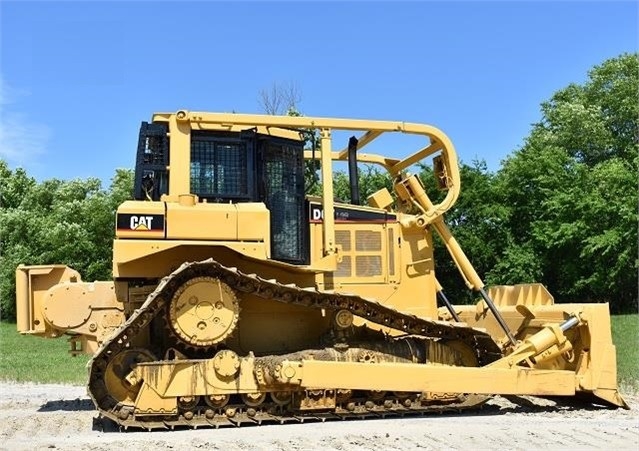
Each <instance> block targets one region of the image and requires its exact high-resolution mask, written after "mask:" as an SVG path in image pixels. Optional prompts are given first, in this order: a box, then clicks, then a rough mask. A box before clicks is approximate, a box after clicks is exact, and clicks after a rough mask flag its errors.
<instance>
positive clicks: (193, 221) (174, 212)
mask: <svg viewBox="0 0 639 451" xmlns="http://www.w3.org/2000/svg"><path fill="white" fill-rule="evenodd" d="M166 207H167V208H166V224H167V231H166V237H167V238H168V239H172V240H179V239H184V240H215V241H227V240H233V241H234V240H237V208H236V206H235V205H234V204H205V203H199V204H196V205H194V206H184V205H180V204H176V203H167V204H166Z"/></svg>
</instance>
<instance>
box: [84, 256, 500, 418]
mask: <svg viewBox="0 0 639 451" xmlns="http://www.w3.org/2000/svg"><path fill="white" fill-rule="evenodd" d="M201 276H211V277H217V278H219V279H221V280H222V281H224V282H225V283H226V284H228V285H229V286H230V287H231V288H233V289H235V290H237V291H239V292H244V293H253V294H254V295H256V296H258V297H261V298H264V299H272V300H276V301H278V302H283V303H286V304H294V305H299V306H304V307H307V308H313V309H327V310H337V309H346V310H349V311H351V312H352V313H353V314H354V315H356V316H359V317H362V318H364V319H366V320H368V321H370V322H372V323H375V324H378V325H382V326H388V327H391V328H393V329H396V330H400V331H403V332H405V333H407V334H411V335H415V336H419V337H424V338H429V339H442V340H458V341H461V342H464V343H465V344H467V345H468V346H469V347H470V348H471V349H475V350H476V357H477V360H478V362H479V364H480V365H485V364H487V363H490V362H491V361H494V360H496V359H498V358H500V357H501V352H500V349H499V347H498V346H497V344H496V343H495V342H494V340H493V339H492V338H491V337H490V335H489V334H488V333H486V332H485V331H482V330H477V329H473V328H470V327H467V326H463V325H460V324H456V323H451V322H444V321H432V320H426V319H423V318H419V317H416V316H413V315H408V314H405V313H402V312H399V311H396V310H394V309H392V308H389V307H387V306H384V305H381V304H379V303H378V302H376V301H373V300H370V299H364V298H362V297H360V296H357V295H350V294H343V293H333V292H324V291H319V290H316V289H314V288H299V287H298V286H296V285H283V284H280V283H278V282H277V281H275V280H266V279H263V278H261V277H259V276H257V275H255V274H244V273H242V272H241V271H239V270H237V269H236V268H228V267H225V266H223V265H221V264H220V263H218V262H216V261H214V260H212V259H209V260H204V261H201V262H192V263H185V264H183V265H182V266H181V267H180V268H178V269H177V270H175V271H174V272H173V273H172V274H170V275H169V276H167V277H165V278H163V279H162V280H161V282H160V283H159V284H158V286H157V287H156V289H155V290H154V291H153V292H152V293H151V294H150V295H149V296H148V297H147V299H146V301H145V302H144V304H143V305H142V307H140V308H139V309H137V310H136V311H135V313H134V314H133V315H131V317H130V318H129V319H128V320H127V321H126V323H124V324H123V325H122V326H121V327H120V328H119V329H118V330H117V332H116V333H115V334H113V336H112V337H111V338H110V339H109V340H107V341H105V342H104V343H103V344H102V346H101V347H100V349H99V350H98V352H97V353H96V354H95V356H94V357H93V359H92V360H91V361H90V362H89V366H90V376H89V385H88V388H89V394H90V396H91V398H92V400H93V402H94V403H95V405H96V407H97V408H98V410H99V411H100V413H101V414H102V415H103V416H104V417H107V418H109V419H111V420H113V421H115V422H116V423H117V424H119V425H120V426H123V427H125V428H128V427H138V428H146V429H157V428H175V427H192V428H195V427H201V426H206V427H220V426H240V425H243V424H256V423H257V424H261V423H262V422H269V423H273V422H275V423H286V422H300V421H304V420H307V419H308V420H322V421H323V420H326V419H344V418H365V417H370V416H375V417H384V416H388V415H407V414H409V415H414V414H423V413H428V412H442V411H454V410H462V409H469V408H472V407H476V406H478V405H480V404H482V403H483V402H484V401H485V400H486V399H487V398H486V397H479V396H467V395H460V396H459V397H458V398H457V399H455V400H454V401H452V402H450V401H448V402H440V403H432V404H426V403H424V402H422V401H420V400H419V399H415V398H412V399H411V398H407V399H402V398H401V397H397V396H395V397H393V396H390V397H387V398H384V399H381V400H379V399H378V400H376V402H374V403H372V402H371V400H367V399H365V398H361V397H360V398H357V397H355V398H354V399H353V400H351V401H352V402H350V403H349V404H350V405H349V406H348V408H345V407H342V406H339V407H337V408H336V409H335V410H334V411H332V412H330V413H320V414H318V413H310V414H297V413H295V414H291V413H290V412H287V411H286V409H285V408H283V407H282V406H278V405H275V404H268V403H266V404H263V405H261V406H259V408H255V409H252V408H248V407H247V406H245V405H242V404H233V403H231V404H229V405H228V406H226V407H225V411H224V412H223V411H222V410H218V411H212V410H211V409H205V408H204V407H203V408H198V409H195V411H194V416H193V417H192V418H189V419H186V418H184V416H182V415H180V416H175V417H167V418H162V419H158V418H156V417H153V418H152V419H150V420H148V421H147V420H146V419H144V418H142V419H140V418H137V417H136V418H135V419H131V418H132V417H130V416H128V415H123V414H122V413H123V412H124V410H123V408H126V406H122V405H121V404H120V403H118V401H116V400H115V399H114V398H113V397H112V396H111V395H110V394H109V393H108V390H107V388H106V385H105V379H104V377H105V371H106V368H107V365H108V364H109V361H110V360H111V359H112V358H113V357H115V356H116V355H117V354H118V353H119V352H120V351H122V350H124V349H127V348H129V347H130V346H131V340H132V339H133V338H134V337H135V336H136V335H137V334H139V333H140V332H141V331H143V330H144V329H145V328H146V327H148V326H149V324H150V322H151V320H153V318H155V317H157V316H158V315H162V314H163V313H162V312H164V311H165V307H166V306H167V305H168V303H169V302H170V300H171V298H172V296H173V294H174V293H175V291H176V290H177V289H178V288H179V287H180V286H181V285H182V284H183V283H185V282H186V281H187V280H190V279H191V278H193V277H201ZM229 408H231V409H232V411H231V413H233V415H229Z"/></svg>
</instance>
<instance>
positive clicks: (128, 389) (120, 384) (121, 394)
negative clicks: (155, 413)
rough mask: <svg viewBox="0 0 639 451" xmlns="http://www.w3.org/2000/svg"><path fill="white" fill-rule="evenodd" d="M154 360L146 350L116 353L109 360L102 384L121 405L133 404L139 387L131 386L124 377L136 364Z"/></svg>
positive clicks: (129, 350) (128, 350)
mask: <svg viewBox="0 0 639 451" xmlns="http://www.w3.org/2000/svg"><path fill="white" fill-rule="evenodd" d="M155 360H157V359H156V358H155V356H154V355H153V354H151V352H149V351H147V350H146V349H126V350H124V351H122V352H120V353H118V354H117V355H116V356H115V357H113V359H111V361H110V362H109V364H108V365H107V367H106V371H105V374H104V383H105V385H106V388H107V391H108V392H109V395H111V396H112V397H113V399H115V400H116V401H118V402H121V403H123V404H129V405H133V404H135V399H136V398H137V396H138V392H139V391H140V385H139V384H137V385H132V384H131V383H130V382H129V381H128V380H127V379H126V377H127V375H128V374H129V373H130V372H131V371H133V367H134V366H135V365H137V364H138V363H143V362H153V361H155Z"/></svg>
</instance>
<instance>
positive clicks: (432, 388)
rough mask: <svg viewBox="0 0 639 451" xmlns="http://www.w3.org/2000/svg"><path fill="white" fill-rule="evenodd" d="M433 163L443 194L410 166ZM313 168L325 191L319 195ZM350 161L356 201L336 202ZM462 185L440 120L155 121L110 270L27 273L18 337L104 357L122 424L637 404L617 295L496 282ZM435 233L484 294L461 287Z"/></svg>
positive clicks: (112, 410) (20, 278)
mask: <svg viewBox="0 0 639 451" xmlns="http://www.w3.org/2000/svg"><path fill="white" fill-rule="evenodd" d="M402 133H404V134H410V135H415V136H418V137H421V138H420V139H422V140H423V147H421V148H419V149H417V150H416V151H415V152H414V153H413V154H411V155H410V156H408V157H407V158H405V159H402V160H400V159H395V158H389V157H385V156H382V155H378V154H375V153H364V152H362V149H363V148H364V147H366V146H367V145H370V144H371V143H372V142H374V141H375V140H376V139H378V138H379V137H380V136H387V135H392V134H402ZM339 134H346V136H347V135H351V134H352V135H353V136H352V137H351V138H350V139H348V140H345V141H347V142H342V143H338V144H341V145H338V144H336V143H335V142H333V141H334V137H333V135H339ZM309 137H310V138H312V139H311V141H312V143H313V144H312V145H309V144H308V142H309ZM378 143H379V141H378ZM334 149H336V150H334ZM431 159H432V164H433V168H434V170H433V172H434V174H435V175H436V178H437V182H438V185H439V187H440V188H441V189H442V190H443V192H442V195H441V196H440V197H441V199H440V200H441V201H438V202H437V203H434V201H433V200H431V198H429V196H428V195H427V194H426V192H425V189H424V187H423V185H422V183H421V181H420V179H419V178H418V177H417V176H416V175H411V174H410V172H409V169H410V168H411V166H413V165H415V164H417V163H419V162H422V161H423V160H428V161H430V160H431ZM309 160H310V161H314V163H313V164H314V165H315V167H316V168H317V170H318V171H319V172H320V174H321V182H322V183H321V195H317V196H310V195H308V194H307V193H305V183H304V180H305V161H309ZM336 162H342V163H341V164H343V167H347V165H348V174H349V179H350V193H351V196H350V197H351V199H350V202H338V201H335V200H334V192H333V170H334V165H335V164H338V163H336ZM358 163H365V164H370V165H379V166H381V167H383V168H385V170H387V171H388V173H389V174H390V177H391V179H392V180H393V191H394V192H393V193H392V194H391V192H390V191H389V190H388V189H387V188H383V189H380V190H379V191H377V192H375V193H374V194H372V195H370V196H369V197H368V198H367V199H366V201H365V202H362V201H360V194H359V193H360V191H359V187H358V175H357V164H358ZM459 192H460V175H459V167H458V163H457V156H456V153H455V150H454V147H453V145H452V143H451V142H450V140H449V138H448V137H447V136H446V135H445V134H444V133H443V132H441V131H440V130H438V129H437V128H434V127H432V126H428V125H421V124H413V123H406V122H390V121H368V120H348V119H331V118H318V117H289V116H267V115H245V114H221V113H204V112H189V111H185V110H181V111H177V112H175V113H158V114H154V115H153V116H152V120H151V122H148V123H147V122H143V123H142V125H141V128H140V135H139V142H138V147H137V158H136V168H135V182H134V193H133V198H134V199H132V200H128V201H125V202H124V203H123V204H122V205H120V206H119V208H118V209H117V214H116V221H115V222H116V224H115V228H116V232H115V240H114V242H113V280H112V281H96V282H84V281H82V279H81V275H80V274H79V273H78V272H77V271H75V270H73V269H71V268H69V267H67V266H64V265H47V266H22V265H21V266H19V267H18V268H17V270H16V295H17V328H18V330H19V331H20V332H21V333H23V334H30V335H36V336H41V337H49V338H51V337H59V336H62V335H67V336H68V337H69V342H70V348H71V349H70V352H71V353H72V354H79V353H88V354H91V355H92V358H91V360H90V361H89V363H88V372H89V374H88V385H87V389H88V393H89V395H90V397H91V398H92V400H93V402H94V403H95V406H96V408H97V409H98V411H99V412H100V414H101V416H102V417H104V418H108V419H111V420H112V421H114V422H115V423H117V424H118V425H120V426H122V427H123V428H129V427H133V428H146V429H156V428H174V427H200V426H212V427H219V426H227V425H242V424H244V423H262V422H279V423H285V422H294V421H304V420H306V419H318V418H319V419H322V420H324V419H330V418H351V417H352V418H363V417H369V416H385V415H406V414H421V413H424V412H441V411H448V410H462V409H471V408H474V407H478V406H480V405H481V404H482V403H484V402H485V401H486V400H487V399H489V397H490V396H491V395H495V394H502V395H538V396H577V395H579V396H581V397H584V398H585V399H586V400H589V401H592V402H594V403H602V404H608V405H611V406H619V407H627V406H626V403H625V402H624V400H623V398H622V397H621V395H620V394H619V392H618V389H617V380H616V379H617V377H616V357H615V347H614V345H613V343H612V338H611V330H610V315H609V309H608V305H607V304H589V303H588V304H587V303H585V304H555V303H554V302H553V297H552V296H551V295H550V294H549V293H548V291H547V290H546V289H545V288H544V286H542V285H540V284H523V285H514V286H495V287H490V288H488V287H485V286H484V283H483V282H482V280H481V278H480V277H479V276H478V274H477V273H476V271H475V270H474V269H473V266H472V265H471V263H470V261H469V259H468V258H467V257H466V255H465V254H464V252H463V251H462V249H461V248H460V246H459V244H458V242H457V241H456V240H455V238H454V237H453V236H452V234H451V232H450V230H449V228H448V227H447V225H446V223H445V221H444V214H445V213H446V211H447V210H449V209H450V208H451V207H452V206H453V205H454V203H455V201H456V199H457V197H458V195H459ZM433 234H437V235H439V236H440V237H441V239H442V242H443V243H444V245H445V247H446V249H447V251H448V253H449V254H450V257H451V258H452V260H453V261H454V263H455V264H456V266H457V268H458V269H459V272H460V275H461V278H460V280H461V281H463V282H464V283H465V284H466V285H467V286H468V288H469V289H471V290H473V291H474V292H475V295H476V299H477V303H476V304H475V305H453V304H452V303H451V302H450V301H449V300H448V299H447V298H446V296H445V294H444V290H443V288H442V286H441V285H440V283H439V282H438V280H437V277H436V270H435V269H436V266H435V262H434V259H433V258H434V257H433Z"/></svg>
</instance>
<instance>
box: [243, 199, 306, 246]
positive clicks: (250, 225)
mask: <svg viewBox="0 0 639 451" xmlns="http://www.w3.org/2000/svg"><path fill="white" fill-rule="evenodd" d="M235 208H236V209H237V239H238V240H240V241H242V240H245V241H264V242H267V243H268V242H269V241H270V236H271V232H270V229H271V227H270V212H269V211H268V209H267V208H266V206H265V205H264V204H262V203H248V202H247V203H239V204H235ZM300 220H302V218H300ZM266 248H267V249H270V245H267V246H266Z"/></svg>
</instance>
